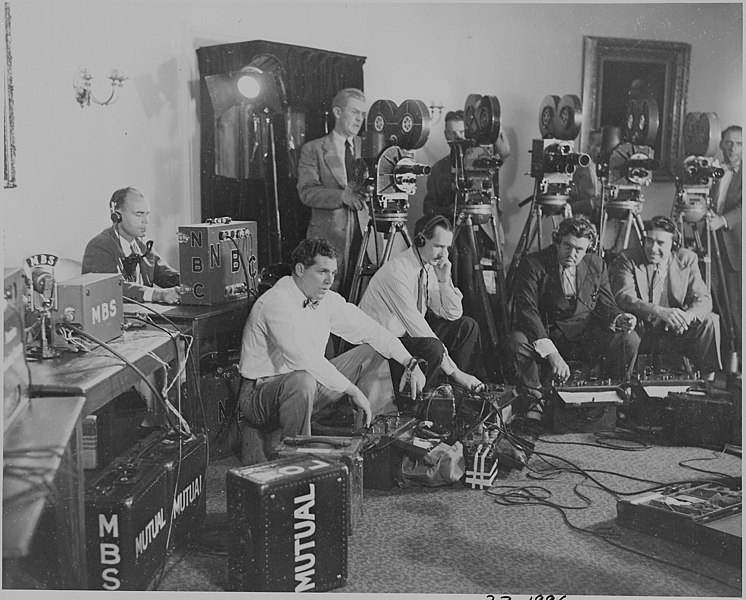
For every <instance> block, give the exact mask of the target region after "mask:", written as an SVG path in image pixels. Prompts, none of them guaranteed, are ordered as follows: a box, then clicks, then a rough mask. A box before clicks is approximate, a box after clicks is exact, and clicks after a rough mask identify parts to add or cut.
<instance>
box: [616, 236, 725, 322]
mask: <svg viewBox="0 0 746 600" xmlns="http://www.w3.org/2000/svg"><path fill="white" fill-rule="evenodd" d="M671 258H672V260H671V265H670V266H669V268H668V305H669V306H670V307H671V308H681V309H682V310H688V311H691V312H693V313H694V315H695V316H696V317H697V319H699V320H700V321H701V320H703V319H704V318H705V317H706V316H707V315H708V314H710V313H711V312H712V297H711V296H710V292H709V290H708V289H707V285H706V284H705V282H704V280H703V279H702V274H701V273H700V271H699V264H698V259H697V255H696V254H695V253H694V252H692V251H691V250H687V249H686V248H679V249H678V250H676V251H675V252H674V253H673V254H672V257H671ZM646 264H647V262H646V260H645V253H644V251H643V249H642V248H634V249H632V250H627V251H625V252H624V253H623V254H620V255H619V256H618V257H617V259H616V260H615V261H614V262H613V264H612V266H611V270H610V279H611V289H612V291H613V292H614V298H615V300H616V303H617V305H618V306H619V308H621V309H622V310H623V311H626V312H630V313H632V314H633V315H635V316H636V317H637V318H638V319H640V320H643V321H652V320H653V319H654V317H653V308H654V306H655V305H654V304H652V303H651V302H648V301H647V298H648V297H649V296H648V294H649V284H648V273H647V269H646Z"/></svg>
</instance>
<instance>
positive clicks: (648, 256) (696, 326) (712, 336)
mask: <svg viewBox="0 0 746 600" xmlns="http://www.w3.org/2000/svg"><path fill="white" fill-rule="evenodd" d="M680 239H681V236H680V234H679V231H678V229H677V228H676V224H675V223H674V222H673V221H672V220H671V219H669V218H668V217H653V218H652V219H651V220H650V221H648V222H647V223H645V238H644V240H643V247H642V248H633V249H630V250H626V251H625V252H624V253H623V254H621V255H619V256H618V257H617V258H616V260H615V261H614V263H613V265H612V267H611V269H610V279H611V289H612V291H613V292H614V297H615V299H616V303H617V305H618V306H619V308H621V309H622V310H626V311H628V312H630V313H632V314H633V315H635V316H636V317H637V319H638V323H639V327H638V331H640V333H641V337H642V342H641V345H640V351H641V352H643V353H648V352H650V351H651V350H655V351H657V352H668V351H670V350H675V351H676V352H678V353H680V354H683V355H684V356H687V357H689V358H690V359H691V361H692V363H694V366H695V367H696V368H697V369H698V370H699V371H700V373H701V374H702V377H703V378H705V379H710V380H711V379H713V378H714V376H715V371H717V370H719V369H720V368H721V361H720V320H719V318H718V315H716V314H714V313H713V312H712V297H711V296H710V292H709V290H708V289H707V285H706V284H705V282H704V280H703V279H702V275H701V273H700V270H699V264H698V259H697V255H696V254H695V253H694V252H692V251H691V250H688V249H686V248H681V247H680V245H681V244H680Z"/></svg>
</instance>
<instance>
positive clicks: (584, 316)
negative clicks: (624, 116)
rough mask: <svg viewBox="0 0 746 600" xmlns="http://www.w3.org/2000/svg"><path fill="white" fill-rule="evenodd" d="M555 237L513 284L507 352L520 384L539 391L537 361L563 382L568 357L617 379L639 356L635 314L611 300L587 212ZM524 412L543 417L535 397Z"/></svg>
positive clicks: (562, 225) (532, 391) (522, 267)
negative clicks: (591, 364) (531, 407)
mask: <svg viewBox="0 0 746 600" xmlns="http://www.w3.org/2000/svg"><path fill="white" fill-rule="evenodd" d="M552 239H553V241H554V243H553V244H552V245H551V246H548V247H546V248H544V249H543V250H540V251H539V252H536V253H534V254H531V255H529V256H527V257H526V259H525V260H524V261H523V262H521V264H520V266H519V268H518V271H517V272H516V277H515V284H514V286H513V290H512V302H511V306H512V323H513V333H512V335H511V336H510V339H509V342H508V352H509V356H510V357H511V360H512V361H513V365H512V366H513V369H514V370H515V375H517V379H518V381H517V383H518V385H519V389H520V391H522V392H524V393H527V394H529V395H531V396H533V397H534V398H537V399H540V398H541V392H540V388H541V380H540V376H539V365H540V364H542V363H544V364H547V365H548V367H549V370H550V372H551V377H552V379H554V380H555V381H557V382H559V383H562V382H564V381H566V380H567V379H568V377H570V374H571V373H570V367H569V366H568V364H567V362H566V358H567V359H572V360H586V361H592V362H594V363H595V362H598V361H602V368H601V375H602V376H603V377H612V378H622V377H623V376H624V374H625V371H626V367H627V366H628V365H629V364H630V362H631V361H632V360H633V359H634V357H635V356H636V355H637V348H638V346H639V345H640V338H639V336H638V335H637V334H636V333H635V332H634V327H635V324H636V318H635V316H634V315H632V314H629V313H623V312H622V311H621V310H619V308H618V307H617V305H616V304H615V303H614V297H613V296H612V293H611V287H610V286H609V275H608V271H607V269H606V264H605V263H604V261H603V259H602V258H601V257H600V256H598V255H597V254H593V250H594V248H595V245H596V244H597V243H598V234H597V232H596V228H595V226H594V225H593V224H592V223H591V222H590V221H589V220H588V218H587V217H584V216H577V217H570V218H568V219H565V220H564V221H562V222H561V223H560V225H559V227H558V229H557V231H555V232H554V234H553V235H552ZM534 408H535V409H536V410H535V412H533V411H531V410H529V415H528V416H529V417H533V418H540V414H539V413H540V403H539V405H538V406H535V407H534Z"/></svg>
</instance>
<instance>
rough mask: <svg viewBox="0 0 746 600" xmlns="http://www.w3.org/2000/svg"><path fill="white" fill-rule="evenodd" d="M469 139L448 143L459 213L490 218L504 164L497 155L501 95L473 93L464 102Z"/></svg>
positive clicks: (479, 219) (477, 220)
mask: <svg viewBox="0 0 746 600" xmlns="http://www.w3.org/2000/svg"><path fill="white" fill-rule="evenodd" d="M464 133H465V136H466V139H463V140H452V141H449V142H448V145H449V146H450V148H451V173H452V175H453V189H454V191H455V193H456V202H455V204H454V221H455V217H456V216H457V214H456V213H458V212H460V213H463V214H470V215H472V222H474V223H475V224H479V223H482V222H485V221H487V220H488V219H489V218H490V216H491V214H492V210H491V206H492V205H493V203H495V201H496V200H498V198H497V195H496V194H495V177H496V176H497V173H498V170H499V169H500V167H501V166H502V164H503V161H502V159H501V158H500V157H499V156H497V155H496V154H495V148H494V144H495V142H496V141H497V138H498V136H499V135H500V102H499V100H498V99H497V96H489V95H487V96H481V95H479V94H469V96H467V98H466V103H465V105H464Z"/></svg>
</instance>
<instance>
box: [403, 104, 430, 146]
mask: <svg viewBox="0 0 746 600" xmlns="http://www.w3.org/2000/svg"><path fill="white" fill-rule="evenodd" d="M396 122H397V127H398V129H397V133H396V145H397V146H399V147H401V148H404V149H405V150H417V148H422V146H424V145H425V142H426V141H427V137H428V136H429V135H430V111H429V110H428V108H427V105H426V104H425V103H424V102H423V101H422V100H411V99H410V100H405V101H404V102H402V103H401V104H400V105H399V108H398V109H397V110H396Z"/></svg>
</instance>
